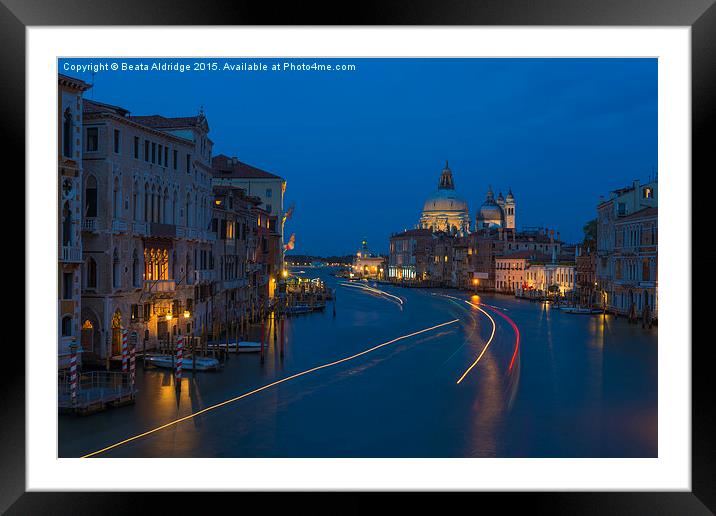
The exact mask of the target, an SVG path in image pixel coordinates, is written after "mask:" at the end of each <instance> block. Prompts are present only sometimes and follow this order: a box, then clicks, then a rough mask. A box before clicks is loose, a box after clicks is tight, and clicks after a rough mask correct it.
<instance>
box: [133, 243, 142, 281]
mask: <svg viewBox="0 0 716 516" xmlns="http://www.w3.org/2000/svg"><path fill="white" fill-rule="evenodd" d="M140 270H141V269H140V268H139V256H138V255H137V250H136V249H135V250H134V252H133V253H132V284H133V285H134V286H135V287H139V286H140V284H141V283H140V282H141V278H140Z"/></svg>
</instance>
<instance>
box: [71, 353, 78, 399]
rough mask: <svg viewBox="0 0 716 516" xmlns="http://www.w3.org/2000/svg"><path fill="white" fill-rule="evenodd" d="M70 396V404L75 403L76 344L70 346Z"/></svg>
mask: <svg viewBox="0 0 716 516" xmlns="http://www.w3.org/2000/svg"><path fill="white" fill-rule="evenodd" d="M70 353H71V354H70V396H71V397H72V405H76V404H77V345H76V344H72V345H71V346H70Z"/></svg>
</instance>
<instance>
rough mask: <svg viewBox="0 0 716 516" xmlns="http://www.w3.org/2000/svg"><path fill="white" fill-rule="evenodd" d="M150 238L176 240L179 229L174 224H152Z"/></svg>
mask: <svg viewBox="0 0 716 516" xmlns="http://www.w3.org/2000/svg"><path fill="white" fill-rule="evenodd" d="M148 236H152V237H156V238H174V237H176V236H177V227H176V226H175V225H174V224H160V223H158V222H152V223H151V224H150V225H149V233H148Z"/></svg>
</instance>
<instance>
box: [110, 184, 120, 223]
mask: <svg viewBox="0 0 716 516" xmlns="http://www.w3.org/2000/svg"><path fill="white" fill-rule="evenodd" d="M112 210H113V212H112V214H113V216H114V218H115V219H118V218H119V217H120V216H121V214H122V194H121V192H120V191H119V178H117V177H115V178H114V189H113V192H112Z"/></svg>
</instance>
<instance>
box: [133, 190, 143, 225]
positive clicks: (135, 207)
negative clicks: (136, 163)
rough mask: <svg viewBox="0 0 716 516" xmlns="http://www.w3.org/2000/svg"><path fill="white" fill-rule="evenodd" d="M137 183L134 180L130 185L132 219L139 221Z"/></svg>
mask: <svg viewBox="0 0 716 516" xmlns="http://www.w3.org/2000/svg"><path fill="white" fill-rule="evenodd" d="M139 199H140V196H139V183H137V182H136V181H135V182H134V185H133V186H132V220H136V221H139V220H140V217H139V215H140V213H141V212H140V211H139Z"/></svg>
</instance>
